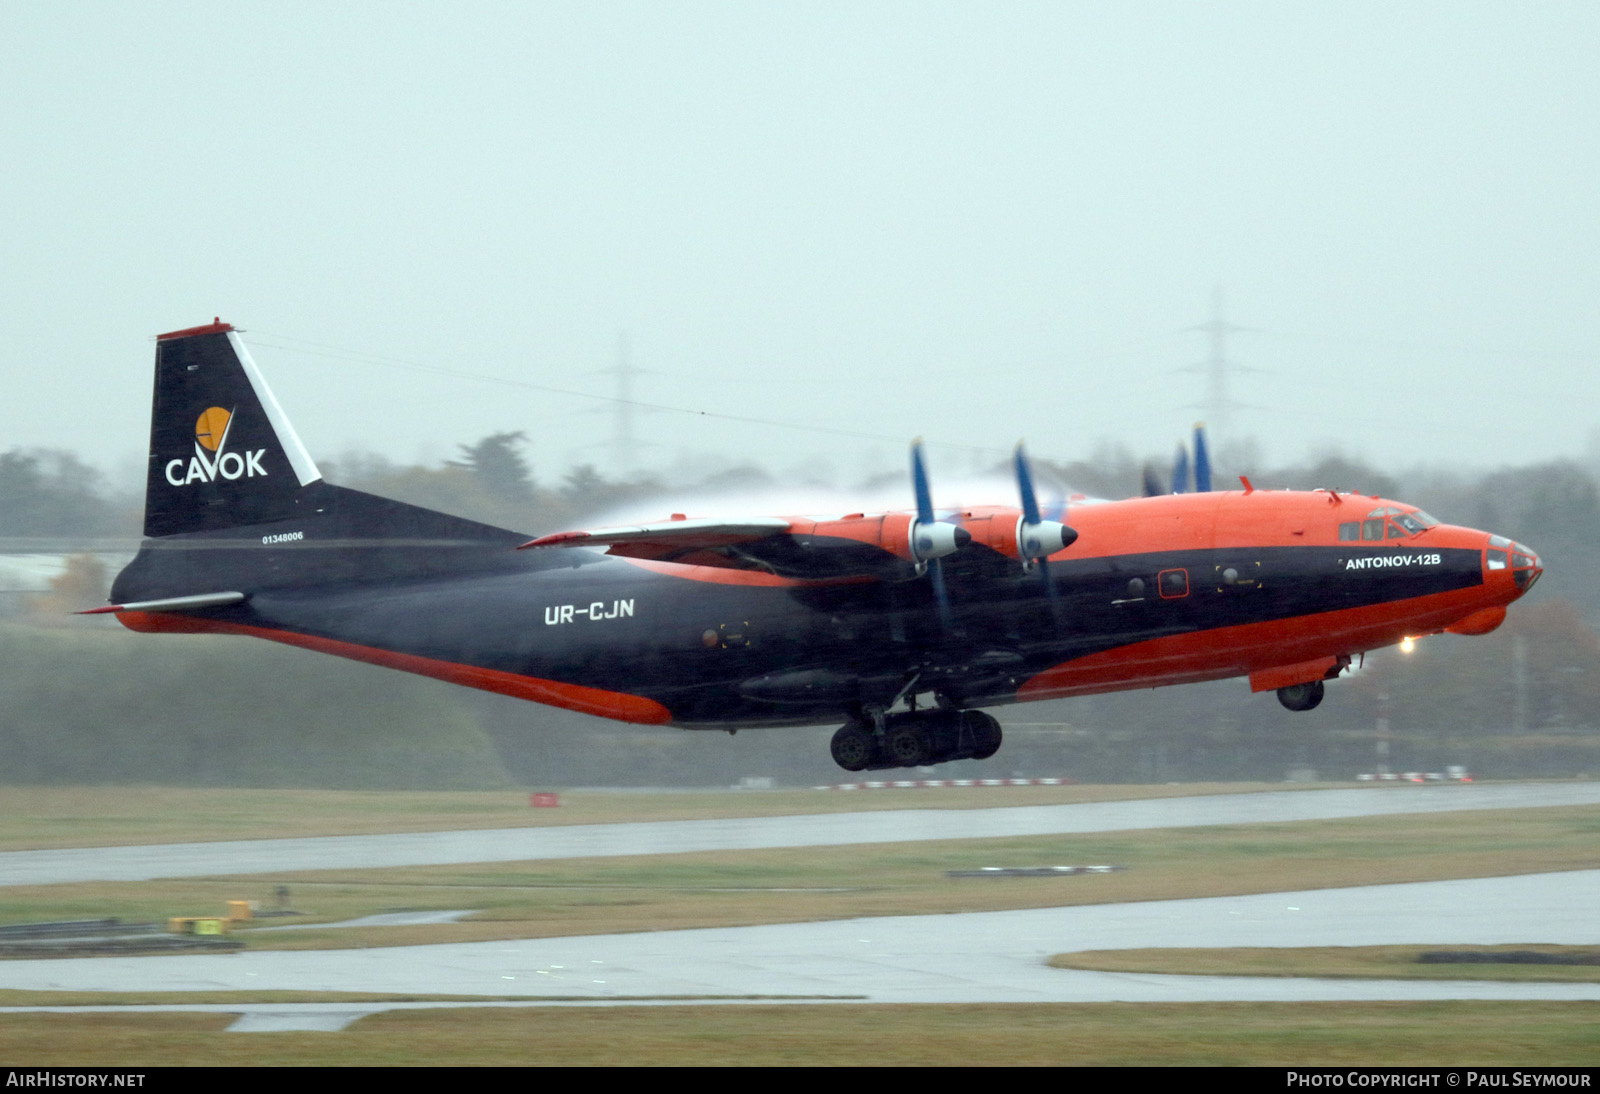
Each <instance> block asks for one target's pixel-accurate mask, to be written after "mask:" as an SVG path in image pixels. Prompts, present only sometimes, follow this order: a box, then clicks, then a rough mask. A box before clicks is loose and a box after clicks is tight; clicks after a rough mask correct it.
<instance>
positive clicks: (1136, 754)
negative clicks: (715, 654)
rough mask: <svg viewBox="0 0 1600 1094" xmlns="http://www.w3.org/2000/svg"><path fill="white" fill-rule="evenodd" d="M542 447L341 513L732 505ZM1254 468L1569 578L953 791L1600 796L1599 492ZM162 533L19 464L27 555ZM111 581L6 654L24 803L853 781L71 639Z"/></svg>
mask: <svg viewBox="0 0 1600 1094" xmlns="http://www.w3.org/2000/svg"><path fill="white" fill-rule="evenodd" d="M524 447H525V446H524V438H523V437H522V435H521V434H517V433H496V434H491V435H489V436H487V437H484V438H482V439H481V440H479V441H477V442H474V443H471V444H463V445H461V446H459V448H458V450H457V452H456V454H455V456H454V457H453V458H452V459H450V460H447V461H442V462H440V463H438V464H436V465H432V466H424V465H411V464H398V463H394V462H391V461H389V460H386V459H384V458H382V457H378V456H372V455H361V454H356V455H349V456H346V457H344V458H342V459H340V460H337V461H330V462H327V463H325V464H324V468H323V470H324V472H325V473H326V474H327V476H328V478H329V479H330V480H331V481H334V482H338V483H340V484H342V485H347V486H351V487H354V488H357V489H362V490H368V491H370V492H373V493H377V494H382V495H385V496H389V497H395V498H399V499H400V500H404V501H408V502H411V503H413V504H418V505H424V506H427V507H429V508H435V509H441V510H444V511H448V512H453V513H457V514H459V515H461V516H466V517H470V518H472V519H476V520H482V521H486V522H488V523H492V524H497V525H500V526H503V527H509V528H513V529H516V530H518V531H526V532H529V533H535V534H537V533H541V532H546V531H554V530H558V529H561V528H570V527H581V526H583V525H584V524H585V523H586V522H588V521H590V520H591V519H592V518H594V517H596V516H598V515H600V514H603V513H604V512H606V511H607V510H610V509H613V508H615V507H617V506H618V505H621V504H625V503H633V502H639V501H644V500H650V499H655V498H660V499H661V503H662V509H663V515H665V512H666V511H667V510H668V509H669V508H670V507H672V506H673V504H674V502H673V494H674V493H675V492H677V491H680V490H685V489H693V490H696V491H699V490H703V489H705V488H706V487H707V485H708V484H707V483H705V482H699V483H687V484H685V483H676V484H671V483H666V482H664V481H662V480H661V479H660V478H659V477H656V476H640V477H637V478H630V479H626V480H621V479H615V478H609V477H607V476H605V475H603V474H601V473H600V472H599V471H597V470H596V469H595V468H593V467H588V466H582V467H577V468H571V469H567V470H565V471H563V472H561V473H559V474H558V475H556V476H555V477H553V478H552V479H551V480H549V481H546V480H545V479H544V478H543V477H542V476H540V475H537V474H536V473H535V469H534V468H533V467H531V466H530V465H529V463H528V461H527V459H526V456H525V455H524ZM1247 457H1248V452H1247V451H1246V452H1243V453H1240V452H1237V451H1235V452H1229V451H1228V450H1224V451H1222V452H1221V453H1219V455H1218V457H1217V459H1216V461H1215V462H1216V465H1217V476H1216V481H1217V484H1218V485H1219V486H1220V485H1222V484H1223V483H1224V482H1225V481H1226V479H1224V478H1223V476H1224V475H1233V474H1237V473H1240V472H1242V473H1244V474H1247V475H1249V476H1250V478H1251V481H1252V483H1253V484H1254V485H1255V486H1256V487H1257V488H1268V487H1286V486H1290V487H1298V488H1316V487H1327V488H1331V489H1336V490H1358V491H1360V492H1362V493H1367V494H1375V495H1382V496H1385V497H1389V498H1397V499H1401V500H1405V501H1408V502H1412V503H1415V504H1418V505H1421V506H1422V507H1423V508H1425V509H1427V510H1429V511H1430V512H1432V513H1433V515H1435V516H1437V517H1439V518H1440V519H1442V520H1445V521H1448V522H1450V523H1459V524H1467V525H1472V526H1475V527H1480V528H1484V529H1486V530H1489V531H1494V532H1499V533H1502V534H1505V535H1508V536H1511V537H1514V538H1516V539H1518V540H1521V541H1522V542H1525V543H1528V544H1530V545H1531V546H1533V547H1534V548H1535V549H1536V550H1538V551H1539V553H1540V555H1541V557H1542V559H1543V561H1544V562H1545V564H1546V567H1547V569H1546V575H1545V577H1544V578H1543V580H1542V581H1541V582H1540V584H1539V585H1538V586H1536V587H1535V589H1534V590H1533V592H1532V593H1531V594H1530V595H1529V597H1527V598H1526V599H1525V600H1524V601H1523V602H1522V603H1520V604H1519V605H1517V607H1516V608H1515V609H1513V611H1512V612H1511V613H1510V615H1509V618H1508V620H1507V622H1506V624H1505V625H1504V626H1503V627H1501V628H1500V630H1498V631H1496V632H1495V633H1494V634H1492V635H1489V636H1485V637H1479V638H1457V637H1454V636H1449V635H1441V636H1437V637H1433V638H1429V639H1426V640H1424V641H1422V642H1420V643H1419V644H1418V646H1417V649H1416V650H1415V652H1413V653H1411V654H1402V653H1400V652H1398V651H1395V650H1383V651H1377V652H1374V653H1373V654H1371V655H1369V656H1368V657H1367V658H1365V664H1363V665H1362V666H1361V668H1360V669H1359V671H1357V672H1355V673H1352V674H1351V675H1350V676H1349V678H1347V679H1344V680H1340V681H1337V682H1335V683H1334V684H1332V685H1331V686H1330V688H1329V692H1328V698H1327V700H1326V701H1325V702H1324V703H1323V705H1322V706H1321V707H1320V708H1319V709H1318V710H1316V711H1314V712H1312V713H1309V714H1290V713H1289V712H1287V711H1284V710H1282V708H1281V707H1280V706H1279V705H1278V703H1277V702H1276V700H1275V699H1274V698H1273V697H1272V696H1271V695H1251V694H1250V692H1249V690H1248V688H1247V687H1246V686H1245V685H1244V683H1243V681H1239V680H1233V681H1223V682H1219V683H1216V684H1207V685H1198V686H1189V687H1183V688H1168V689H1156V690H1152V691H1142V692H1128V693H1119V694H1114V695H1103V696H1093V697H1088V698H1083V699H1075V700H1067V701H1063V702H1056V703H1043V704H1027V705H1021V706H1016V707H1010V708H1004V709H1002V710H999V711H997V712H996V713H997V714H998V715H999V716H1000V718H1001V721H1002V722H1003V723H1004V724H1005V725H1006V726H1007V743H1006V745H1005V747H1004V748H1003V749H1002V750H1001V752H1000V754H999V755H998V756H997V757H996V758H995V759H993V760H991V761H988V762H986V763H984V764H981V765H980V764H973V763H968V762H963V763H958V764H951V765H945V766H944V767H942V768H941V769H939V770H940V774H941V775H944V776H948V777H970V776H984V775H1001V774H1004V775H1010V774H1016V775H1066V776H1074V777H1077V778H1080V779H1084V780H1086V781H1088V780H1094V781H1134V780H1151V779H1153V780H1162V781H1164V780H1173V779H1201V778H1205V779H1222V778H1282V777H1283V776H1284V775H1285V773H1287V772H1289V771H1292V770H1315V771H1317V772H1319V773H1320V774H1321V775H1323V776H1324V777H1350V776H1353V775H1354V774H1356V773H1358V772H1362V771H1372V770H1376V769H1378V768H1380V767H1389V768H1390V769H1392V770H1395V771H1408V770H1421V771H1427V770H1438V769H1442V768H1443V767H1444V766H1446V765H1451V764H1459V765H1462V766H1464V767H1467V768H1469V769H1471V770H1474V771H1476V772H1477V773H1479V774H1482V775H1503V776H1513V775H1529V774H1542V775H1574V774H1581V773H1595V772H1600V733H1597V728H1600V635H1597V633H1596V624H1597V622H1600V590H1597V589H1596V588H1595V587H1594V583H1591V582H1588V581H1587V580H1586V577H1587V574H1588V573H1590V572H1592V568H1591V567H1590V566H1589V565H1588V563H1589V562H1591V561H1594V562H1600V557H1597V556H1600V487H1597V483H1596V477H1595V471H1594V469H1593V468H1590V467H1588V466H1586V465H1584V464H1582V463H1580V462H1577V461H1558V462H1550V463H1543V464H1537V465H1530V466H1525V467H1508V468H1504V469H1500V470H1496V471H1493V472H1487V473H1470V472H1463V471H1458V470H1450V469H1437V468H1418V469H1412V470H1409V471H1404V472H1401V471H1385V470H1379V469H1377V468H1374V467H1371V466H1368V465H1365V464H1363V463H1362V462H1360V461H1358V460H1355V459H1352V458H1349V457H1344V456H1328V457H1326V458H1323V459H1319V460H1316V461H1312V462H1309V463H1307V464H1305V465H1303V466H1293V467H1284V468H1278V469H1271V468H1269V469H1266V470H1261V469H1259V468H1258V467H1256V466H1254V465H1252V464H1251V463H1249V462H1246V461H1247ZM730 471H731V472H732V473H731V474H727V473H725V475H724V476H723V478H724V479H728V480H735V481H737V482H738V483H739V485H741V486H750V485H755V486H761V485H774V486H781V484H778V483H775V482H773V480H772V479H771V478H770V477H768V476H766V475H765V473H764V472H762V471H760V470H759V469H757V468H753V467H742V468H731V469H730ZM1143 471H1144V463H1143V461H1140V460H1138V459H1136V458H1134V457H1133V456H1131V455H1130V454H1129V453H1127V452H1125V451H1121V450H1117V449H1105V450H1102V451H1101V452H1100V453H1098V454H1097V455H1096V457H1095V459H1093V460H1092V461H1085V462H1083V463H1067V464H1055V465H1052V464H1049V463H1043V462H1041V463H1040V465H1039V466H1038V467H1036V472H1037V474H1038V476H1039V478H1040V479H1041V480H1044V481H1045V482H1046V483H1049V482H1055V483H1059V484H1070V488H1071V489H1075V490H1078V491H1082V492H1084V493H1089V494H1093V495H1096V496H1101V497H1112V498H1115V497H1124V496H1131V495H1134V494H1137V493H1139V492H1140V488H1141V482H1142V477H1143ZM996 472H997V474H1004V473H1005V468H1004V467H1003V466H999V465H997V467H996ZM710 485H715V483H712V484H710ZM1048 488H1049V487H1048V486H1046V487H1045V489H1048ZM997 500H1001V499H997ZM141 508H142V499H135V498H129V497H125V496H118V495H117V493H116V492H115V491H114V490H112V489H110V488H109V487H108V486H107V483H106V480H105V478H104V476H102V475H101V474H100V473H99V472H97V471H95V470H94V469H93V468H92V467H90V466H89V465H87V464H86V463H85V462H83V461H82V460H80V459H79V458H77V457H76V456H74V455H73V454H72V453H69V452H62V451H45V450H18V449H13V450H11V451H9V452H6V453H3V454H0V540H9V541H11V543H13V544H24V545H25V544H26V543H27V542H28V541H29V540H37V539H41V538H55V539H70V538H73V537H78V538H82V539H99V540H103V539H105V538H107V537H112V538H116V537H121V538H124V539H125V540H126V542H127V544H128V546H129V547H130V548H131V547H132V546H133V544H134V543H135V542H136V541H137V537H138V535H139V524H140V517H139V514H140V511H141ZM0 549H3V548H0ZM12 549H13V550H15V549H17V548H16V547H13V548H12ZM110 576H111V575H110V574H109V573H107V572H106V571H105V567H104V566H102V565H100V564H98V563H97V562H96V561H95V560H94V559H93V558H92V557H90V556H87V555H85V556H80V557H77V558H75V559H73V560H72V562H71V564H70V565H69V566H68V568H67V569H66V571H65V572H64V573H63V574H62V575H61V576H60V577H59V578H58V579H57V581H56V585H55V588H54V589H52V590H51V591H50V592H49V593H47V594H45V595H43V596H41V597H39V598H37V599H36V600H35V601H34V602H33V603H32V605H31V606H30V607H31V610H30V611H29V612H28V613H27V614H26V616H25V617H23V618H20V619H12V620H10V621H8V622H7V623H5V624H4V625H3V626H0V697H3V702H0V757H3V760H0V782H12V783H17V782H40V781H42V782H128V781H142V782H166V783H190V784H204V785H258V786H271V785H305V786H320V785H328V786H445V785H448V786H457V787H459V786H488V785H505V784H507V783H511V784H520V785H532V786H537V785H587V784H622V785H677V784H689V785H712V784H722V783H729V782H733V781H735V780H737V779H738V778H740V777H741V776H745V775H760V776H768V777H772V778H774V779H776V780H777V781H778V782H779V784H780V785H796V784H799V785H810V784H815V783H828V782H834V781H839V780H840V778H841V777H842V773H840V772H839V771H838V770H837V769H836V768H834V767H833V766H832V764H831V762H830V761H829V760H828V759H827V752H826V743H827V738H828V734H829V733H830V732H831V727H817V728H816V729H814V730H754V731H748V732H744V733H740V734H739V735H738V736H737V737H736V738H732V739H730V738H729V737H727V736H726V735H723V734H718V733H682V732H676V731H673V730H670V729H668V730H662V729H649V728H638V727H632V726H624V725H618V724H615V723H606V722H601V721H598V720H594V719H588V718H585V717H583V716H580V715H574V714H570V713H567V712H563V711H558V710H551V709H549V708H543V707H538V706H535V705H532V704H527V703H519V702H517V701H514V700H508V699H503V698H501V697H498V696H491V695H481V694H478V693H474V692H470V691H467V690H465V689H456V688H451V687H450V686H449V685H445V684H440V683H437V682H434V681H428V680H421V679H417V678H410V677H405V676H402V675H400V674H395V673H390V672H387V671H385V670H381V669H375V668H371V667H369V666H365V665H358V664H353V663H348V662H342V661H337V660H335V659H329V658H318V657H316V656H314V655H309V654H304V653H301V652H299V651H294V650H284V649H279V648H276V647H273V646H271V645H270V644H266V643H259V642H250V641H249V640H243V639H208V640H194V639H189V638H184V637H171V636H159V637H158V636H139V637H137V638H134V637H132V636H129V635H127V634H126V633H125V632H122V631H121V630H120V628H118V627H116V626H115V624H112V623H107V622H106V621H104V620H97V621H90V620H86V619H83V618H82V617H71V616H70V615H68V614H67V613H69V612H71V611H72V610H73V609H74V608H78V607H83V606H86V605H88V604H91V603H97V602H99V601H101V600H103V598H104V595H105V588H106V585H107V584H108V583H109V579H110ZM68 620H70V622H68ZM44 624H53V626H50V627H49V628H47V629H41V627H42V626H43V625H44ZM191 693H192V694H191ZM202 693H203V694H202Z"/></svg>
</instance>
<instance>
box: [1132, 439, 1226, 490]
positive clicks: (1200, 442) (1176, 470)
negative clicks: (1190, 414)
mask: <svg viewBox="0 0 1600 1094" xmlns="http://www.w3.org/2000/svg"><path fill="white" fill-rule="evenodd" d="M1192 484H1193V485H1192V489H1193V491H1194V492H1195V493H1197V494H1205V493H1209V492H1210V490H1211V452H1210V450H1209V449H1208V448H1207V446H1206V427H1205V423H1204V422H1197V423H1195V427H1194V478H1193V480H1192ZM1190 490H1191V479H1190V477H1189V453H1188V451H1187V450H1185V448H1184V447H1183V445H1181V444H1180V445H1179V446H1178V451H1177V452H1176V454H1174V455H1173V457H1172V486H1171V488H1170V489H1163V488H1162V486H1161V483H1160V482H1159V481H1158V480H1157V479H1156V473H1155V472H1154V471H1152V470H1151V469H1150V468H1149V467H1146V468H1145V469H1144V496H1145V497H1147V498H1153V497H1157V496H1159V495H1161V494H1187V493H1189V492H1190Z"/></svg>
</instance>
